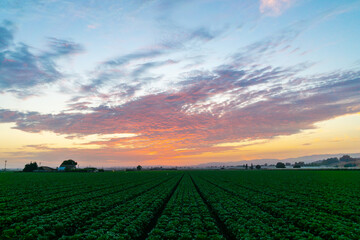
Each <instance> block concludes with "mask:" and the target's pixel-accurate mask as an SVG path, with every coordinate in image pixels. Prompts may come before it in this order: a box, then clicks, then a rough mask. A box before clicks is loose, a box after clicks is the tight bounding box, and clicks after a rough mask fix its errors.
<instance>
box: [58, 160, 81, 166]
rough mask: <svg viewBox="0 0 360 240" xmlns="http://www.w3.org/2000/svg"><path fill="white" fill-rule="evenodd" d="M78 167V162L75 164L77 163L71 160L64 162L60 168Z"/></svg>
mask: <svg viewBox="0 0 360 240" xmlns="http://www.w3.org/2000/svg"><path fill="white" fill-rule="evenodd" d="M76 165H77V162H75V161H74V160H72V159H69V160H65V161H63V162H62V164H61V165H60V167H66V166H76Z"/></svg>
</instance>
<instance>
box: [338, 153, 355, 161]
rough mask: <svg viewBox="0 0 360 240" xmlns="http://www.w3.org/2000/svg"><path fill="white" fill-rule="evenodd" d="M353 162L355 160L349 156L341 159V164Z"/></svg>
mask: <svg viewBox="0 0 360 240" xmlns="http://www.w3.org/2000/svg"><path fill="white" fill-rule="evenodd" d="M352 160H354V159H353V158H352V157H350V156H349V155H344V156H342V157H341V158H340V161H341V162H351V161H352Z"/></svg>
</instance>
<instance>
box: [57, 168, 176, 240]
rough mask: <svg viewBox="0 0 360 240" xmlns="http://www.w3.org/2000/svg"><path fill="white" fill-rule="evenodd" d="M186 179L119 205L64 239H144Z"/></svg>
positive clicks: (90, 220) (167, 183)
mask: <svg viewBox="0 0 360 240" xmlns="http://www.w3.org/2000/svg"><path fill="white" fill-rule="evenodd" d="M181 178H182V176H181V175H178V176H176V177H175V178H172V179H171V180H169V181H166V182H165V183H163V184H161V185H158V186H157V187H155V188H153V189H151V191H147V192H145V193H144V194H141V195H139V196H138V197H136V198H135V199H133V200H132V201H127V202H124V203H122V204H119V205H117V206H116V207H114V208H112V209H111V210H109V211H106V212H103V213H101V214H99V215H98V216H97V217H94V218H91V219H89V221H87V222H86V223H85V224H83V225H82V226H81V227H78V228H77V229H76V231H75V232H74V235H72V233H69V235H71V236H63V237H62V238H61V239H144V238H145V236H146V235H147V232H148V231H149V229H150V228H151V224H152V222H153V221H156V218H157V217H158V214H160V212H161V209H162V208H163V207H164V206H165V205H166V203H167V202H168V200H169V199H170V197H171V196H172V194H173V193H174V192H175V189H176V188H177V186H178V184H179V182H180V181H181Z"/></svg>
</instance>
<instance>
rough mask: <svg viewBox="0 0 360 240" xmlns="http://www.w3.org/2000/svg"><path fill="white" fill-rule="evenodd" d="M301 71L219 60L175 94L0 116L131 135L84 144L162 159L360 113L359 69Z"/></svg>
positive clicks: (33, 128)
mask: <svg viewBox="0 0 360 240" xmlns="http://www.w3.org/2000/svg"><path fill="white" fill-rule="evenodd" d="M306 69H307V67H306V65H303V66H302V67H299V66H295V67H289V68H273V67H271V66H267V67H264V68H261V69H252V70H251V69H250V70H249V69H244V70H241V69H234V68H230V67H229V68H226V66H225V65H224V66H220V67H218V68H216V69H215V70H214V71H212V72H210V73H205V74H204V77H202V76H203V75H202V74H201V72H198V75H197V76H190V77H189V78H190V79H191V80H188V81H186V80H184V82H181V83H179V84H181V86H182V87H180V88H179V89H178V90H176V91H172V92H161V93H157V94H155V93H154V94H149V95H145V96H142V97H138V98H132V99H130V100H129V101H127V102H126V103H123V104H120V105H116V106H112V107H110V106H107V105H100V106H98V107H89V103H87V102H79V103H78V104H73V105H72V106H71V107H72V109H73V110H77V109H78V110H82V109H84V107H85V109H86V110H88V112H85V113H81V112H63V113H60V114H40V113H21V112H16V111H9V110H1V111H0V121H1V122H15V123H16V125H15V128H16V129H19V130H22V131H27V132H41V131H51V132H54V133H58V134H67V135H71V136H76V135H78V136H84V135H91V134H100V135H101V134H123V133H133V134H136V135H135V136H132V137H128V138H126V139H125V138H116V137H114V138H111V139H105V140H99V141H92V142H88V143H86V144H89V145H99V146H102V147H103V148H106V149H108V150H107V151H108V152H109V153H110V152H111V151H110V150H109V149H118V148H121V149H124V152H126V151H131V152H133V154H135V152H136V154H138V156H140V155H141V154H143V155H145V156H148V154H150V153H151V156H152V157H153V158H161V157H171V156H177V155H183V154H199V153H203V152H207V151H210V152H211V151H212V152H214V151H223V150H224V146H221V145H220V146H219V145H218V144H221V143H227V142H236V141H244V140H246V141H252V140H256V139H271V138H273V137H275V136H279V135H290V134H294V133H297V132H299V131H300V130H303V129H311V128H314V123H316V122H318V121H323V120H327V119H331V118H334V117H336V116H340V115H344V114H350V113H356V112H359V111H360V99H359V97H358V92H359V90H360V81H359V80H360V71H338V72H337V73H327V74H321V75H313V76H308V77H302V78H300V77H297V76H296V74H297V73H298V72H301V71H303V70H306ZM295 84H296V85H297V88H294V87H293V86H294V85H295ZM254 86H256V87H254ZM110 98H111V96H110ZM106 101H107V100H106ZM86 144H85V145H86ZM234 147H236V146H226V149H232V148H234ZM176 149H188V150H187V151H185V152H184V151H176ZM149 159H150V158H149Z"/></svg>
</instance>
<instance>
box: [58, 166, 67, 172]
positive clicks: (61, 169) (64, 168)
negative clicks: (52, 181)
mask: <svg viewBox="0 0 360 240" xmlns="http://www.w3.org/2000/svg"><path fill="white" fill-rule="evenodd" d="M57 170H58V171H59V172H64V171H66V167H58V169H57Z"/></svg>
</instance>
